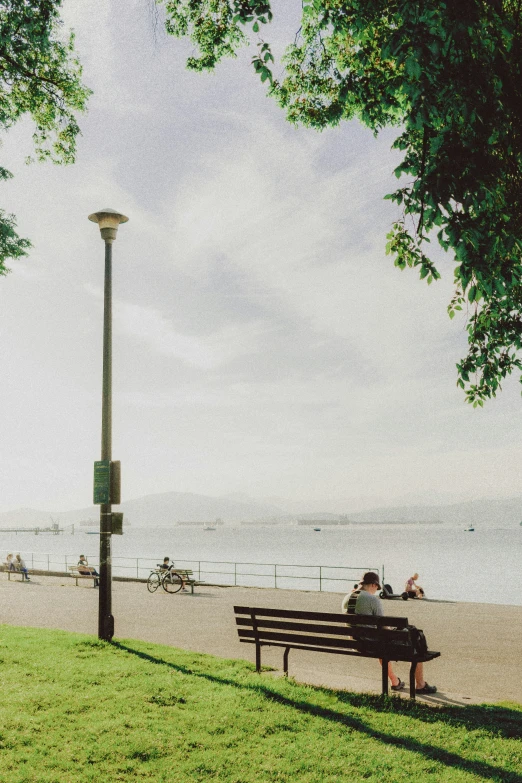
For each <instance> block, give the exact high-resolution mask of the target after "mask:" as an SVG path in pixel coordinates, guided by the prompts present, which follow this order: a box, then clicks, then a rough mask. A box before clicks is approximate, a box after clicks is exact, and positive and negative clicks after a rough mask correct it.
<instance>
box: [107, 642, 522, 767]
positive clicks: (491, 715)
mask: <svg viewBox="0 0 522 783" xmlns="http://www.w3.org/2000/svg"><path fill="white" fill-rule="evenodd" d="M112 645H113V646H114V647H117V648H119V649H120V650H122V651H124V652H127V653H130V654H132V655H136V656H137V657H138V658H142V659H143V660H145V661H148V662H150V663H153V664H157V665H162V666H167V667H168V668H171V669H174V670H175V671H177V672H180V673H182V674H189V675H192V676H194V677H200V678H202V679H205V680H208V681H209V682H212V683H218V684H221V685H228V686H232V687H234V688H238V689H240V690H244V691H253V692H255V693H257V694H262V695H263V696H264V697H265V698H266V699H267V700H268V701H272V702H277V703H278V704H282V705H284V706H286V707H289V708H291V709H294V710H298V711H299V712H301V713H304V714H307V715H312V716H314V717H318V718H322V719H324V720H328V721H332V722H334V723H339V724H342V725H343V726H347V727H349V728H350V729H352V730H354V731H358V732H360V733H362V734H365V735H366V736H368V737H371V738H372V739H374V740H377V741H378V742H382V743H384V744H386V745H392V746H394V747H397V748H400V749H402V750H407V751H410V752H412V753H417V754H419V755H422V756H424V757H425V758H427V759H430V760H432V761H436V762H439V763H440V764H445V765H446V766H447V767H453V768H456V769H460V770H463V771H465V772H469V773H470V774H473V775H479V776H481V777H482V778H483V779H485V780H502V783H522V775H520V774H518V773H516V772H511V771H509V770H506V769H504V768H503V767H498V766H495V765H493V764H488V763H486V762H484V761H473V760H469V759H466V758H464V757H462V756H459V755H458V754H457V753H451V752H449V751H447V750H445V749H444V748H439V747H437V746H434V745H429V744H428V743H423V742H420V741H418V740H415V739H412V738H408V737H401V736H397V735H395V734H389V733H387V732H383V731H379V730H378V729H375V728H373V727H371V726H369V725H367V724H366V723H365V722H364V721H363V720H361V719H359V718H356V717H354V716H353V715H345V714H343V713H342V712H337V711H336V710H332V709H328V708H325V707H320V706H318V705H315V704H311V703H310V702H307V701H302V700H297V699H292V698H289V697H288V696H285V695H283V694H280V693H277V692H275V691H273V690H271V689H270V688H269V687H267V686H266V685H265V684H264V683H263V681H262V679H261V678H260V680H259V684H257V683H256V684H255V685H252V684H247V683H241V682H237V681H236V680H231V679H228V678H226V677H217V676H215V675H213V674H207V673H205V672H201V671H194V670H193V669H192V668H190V667H189V666H183V665H180V664H175V663H172V662H170V661H165V660H163V659H162V658H156V657H155V656H153V655H149V654H148V653H145V652H142V651H141V650H136V649H134V648H133V647H129V646H128V645H127V644H122V643H121V642H115V641H113V642H112ZM308 687H311V689H312V691H317V692H323V693H324V692H325V691H327V692H328V693H330V694H332V695H334V696H335V697H337V699H338V701H339V702H340V703H342V704H346V705H349V706H350V707H354V708H358V707H364V708H366V709H368V708H369V709H372V710H374V711H375V712H380V713H393V714H396V715H401V714H404V715H410V716H411V717H412V718H415V719H417V720H422V721H424V722H426V723H437V722H444V723H449V724H450V725H454V726H455V727H466V728H467V729H468V731H473V730H482V731H484V730H488V731H491V732H492V733H493V734H495V736H497V737H499V736H501V737H506V738H513V737H517V738H518V737H520V735H521V732H522V712H517V711H516V710H510V709H509V708H504V707H490V706H488V705H485V706H474V705H473V706H471V705H470V706H469V707H459V708H453V707H449V708H448V707H443V708H437V709H434V708H433V707H429V706H427V705H424V704H416V703H414V702H406V701H405V700H403V699H393V698H392V699H389V698H383V697H382V696H369V695H366V694H365V695H362V694H353V693H347V692H343V691H341V692H339V691H330V690H327V689H325V688H318V687H315V686H308Z"/></svg>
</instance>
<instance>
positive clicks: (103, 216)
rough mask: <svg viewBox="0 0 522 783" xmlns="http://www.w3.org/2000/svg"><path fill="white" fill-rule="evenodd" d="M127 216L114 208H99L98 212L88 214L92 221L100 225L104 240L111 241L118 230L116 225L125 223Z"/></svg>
mask: <svg viewBox="0 0 522 783" xmlns="http://www.w3.org/2000/svg"><path fill="white" fill-rule="evenodd" d="M128 219H129V218H128V217H126V216H125V215H122V214H120V212H116V210H115V209H109V208H108V207H107V209H100V211H99V212H93V213H92V215H89V220H92V222H93V223H98V225H99V227H100V234H101V235H102V239H103V240H105V242H109V243H112V242H114V240H115V239H116V234H117V232H118V226H119V225H120V223H126V222H127V221H128Z"/></svg>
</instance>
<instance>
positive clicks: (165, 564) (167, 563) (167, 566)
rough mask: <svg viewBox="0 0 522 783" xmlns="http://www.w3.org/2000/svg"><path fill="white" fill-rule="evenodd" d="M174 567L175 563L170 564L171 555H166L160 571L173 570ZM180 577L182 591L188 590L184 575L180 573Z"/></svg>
mask: <svg viewBox="0 0 522 783" xmlns="http://www.w3.org/2000/svg"><path fill="white" fill-rule="evenodd" d="M173 569H174V563H172V565H171V564H170V557H164V558H163V563H161V565H160V571H172V570H173ZM180 577H181V590H182V592H186V589H187V588H186V587H185V580H184V579H183V575H182V574H180Z"/></svg>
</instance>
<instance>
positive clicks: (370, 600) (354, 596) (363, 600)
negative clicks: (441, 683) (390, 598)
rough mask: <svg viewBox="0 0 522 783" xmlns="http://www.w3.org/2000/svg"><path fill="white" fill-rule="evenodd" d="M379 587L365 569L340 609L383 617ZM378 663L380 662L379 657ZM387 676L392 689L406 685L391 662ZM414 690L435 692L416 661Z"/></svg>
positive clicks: (375, 579)
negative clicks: (378, 592) (356, 587)
mask: <svg viewBox="0 0 522 783" xmlns="http://www.w3.org/2000/svg"><path fill="white" fill-rule="evenodd" d="M380 589H381V586H380V584H379V576H378V574H376V573H375V572H374V571H367V572H366V573H365V574H364V576H363V578H362V582H361V583H360V587H359V588H358V589H356V590H352V592H351V594H349V595H346V596H345V597H344V599H343V603H342V611H343V612H345V613H346V614H367V615H374V616H375V617H384V612H383V609H382V601H381V599H380V598H379V596H378V595H376V593H377V591H378V590H380ZM379 663H382V661H381V659H379ZM388 677H389V678H390V680H391V683H392V685H391V689H392V691H402V690H404V688H405V687H406V683H404V682H403V681H402V680H401V679H400V678H399V677H397V675H396V674H395V672H394V671H393V668H392V665H391V663H388ZM415 686H416V687H415V692H416V693H421V694H422V693H423V694H426V693H436V692H437V688H436V687H435V685H428V683H427V682H426V680H425V679H424V667H423V665H422V663H418V664H417V667H416V669H415Z"/></svg>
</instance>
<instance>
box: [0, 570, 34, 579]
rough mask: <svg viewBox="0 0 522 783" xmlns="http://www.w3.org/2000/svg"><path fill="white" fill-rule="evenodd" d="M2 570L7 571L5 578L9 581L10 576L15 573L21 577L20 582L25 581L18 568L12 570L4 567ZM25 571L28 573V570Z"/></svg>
mask: <svg viewBox="0 0 522 783" xmlns="http://www.w3.org/2000/svg"><path fill="white" fill-rule="evenodd" d="M4 571H7V578H8V580H9V581H11V577H12V576H17V575H18V576H21V577H22V582H24V581H25V577H24V574H23V573H22V572H21V571H20V569H19V568H15V569H14V571H13V569H12V568H4ZM27 573H28V574H29V571H28V572H27Z"/></svg>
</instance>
